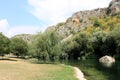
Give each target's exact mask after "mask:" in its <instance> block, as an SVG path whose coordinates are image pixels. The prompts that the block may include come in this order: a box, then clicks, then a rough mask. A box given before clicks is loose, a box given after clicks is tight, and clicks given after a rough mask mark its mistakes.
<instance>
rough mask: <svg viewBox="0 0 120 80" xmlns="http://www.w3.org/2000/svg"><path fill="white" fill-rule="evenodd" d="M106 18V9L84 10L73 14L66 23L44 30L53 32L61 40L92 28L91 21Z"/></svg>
mask: <svg viewBox="0 0 120 80" xmlns="http://www.w3.org/2000/svg"><path fill="white" fill-rule="evenodd" d="M105 16H106V8H98V9H94V10H86V11H80V12H76V13H74V14H73V15H72V16H71V17H70V18H68V19H67V20H66V22H63V23H59V24H58V25H56V26H51V27H49V28H47V29H46V31H48V30H51V29H52V30H55V32H56V33H58V34H59V35H60V36H62V37H63V38H66V37H68V36H69V35H71V34H73V33H76V32H79V31H80V30H82V29H84V28H85V27H88V26H92V25H93V22H92V19H94V18H103V17H105Z"/></svg>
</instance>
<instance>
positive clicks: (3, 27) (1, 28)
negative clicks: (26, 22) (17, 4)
mask: <svg viewBox="0 0 120 80" xmlns="http://www.w3.org/2000/svg"><path fill="white" fill-rule="evenodd" d="M8 26H9V25H8V21H7V19H1V20H0V32H2V33H3V34H6V32H7V28H8Z"/></svg>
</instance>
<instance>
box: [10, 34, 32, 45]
mask: <svg viewBox="0 0 120 80" xmlns="http://www.w3.org/2000/svg"><path fill="white" fill-rule="evenodd" d="M33 37H34V35H33V34H20V35H16V36H14V37H12V38H21V39H23V40H24V41H25V42H27V43H31V42H32V39H33Z"/></svg>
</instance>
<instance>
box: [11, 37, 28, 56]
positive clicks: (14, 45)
mask: <svg viewBox="0 0 120 80" xmlns="http://www.w3.org/2000/svg"><path fill="white" fill-rule="evenodd" d="M10 46H11V52H12V53H13V54H14V55H16V56H17V57H25V55H26V54H27V52H28V45H27V43H26V42H25V41H24V40H23V39H21V38H12V39H11V44H10Z"/></svg>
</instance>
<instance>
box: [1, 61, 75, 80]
mask: <svg viewBox="0 0 120 80" xmlns="http://www.w3.org/2000/svg"><path fill="white" fill-rule="evenodd" d="M73 72H74V71H73V69H72V68H70V67H65V66H62V65H54V64H32V63H28V62H24V61H23V60H20V59H17V61H9V60H0V80H76V78H75V77H74V76H73V74H74V73H73ZM63 76H64V77H63Z"/></svg>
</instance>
